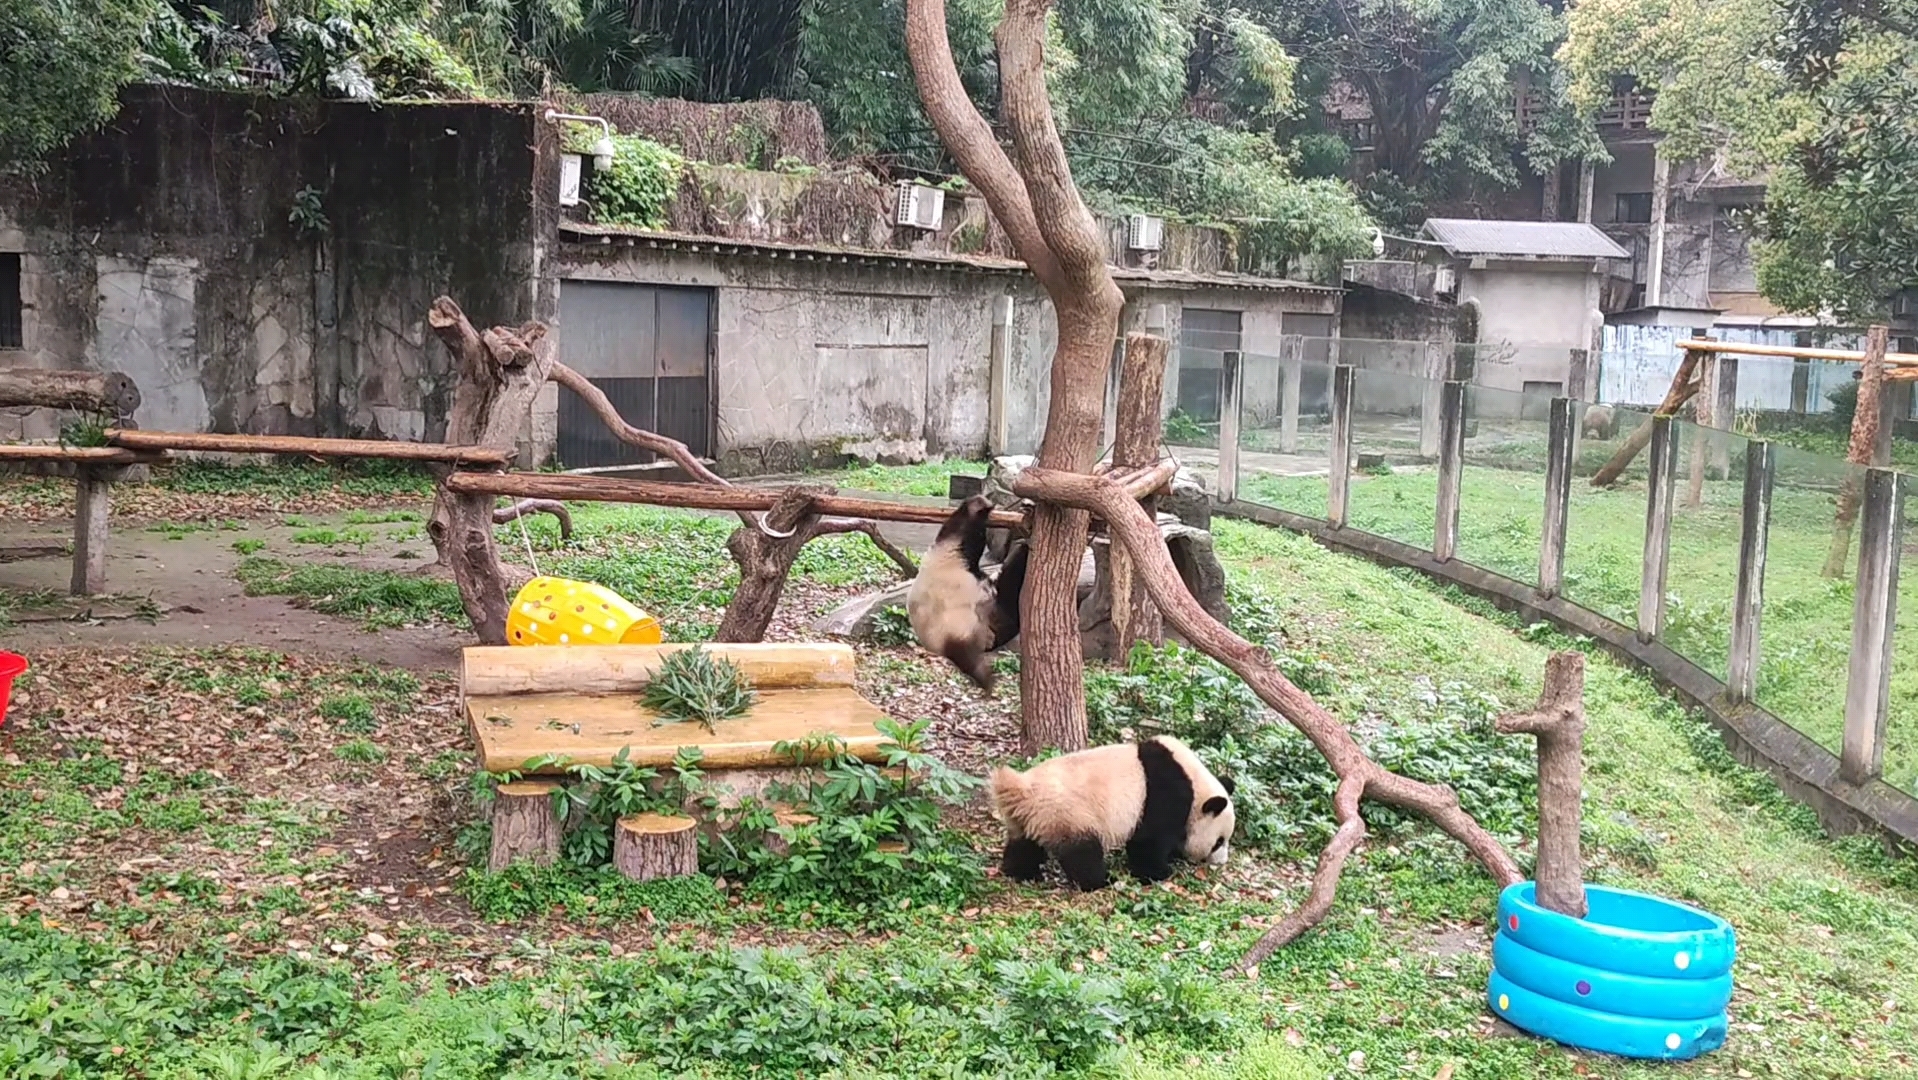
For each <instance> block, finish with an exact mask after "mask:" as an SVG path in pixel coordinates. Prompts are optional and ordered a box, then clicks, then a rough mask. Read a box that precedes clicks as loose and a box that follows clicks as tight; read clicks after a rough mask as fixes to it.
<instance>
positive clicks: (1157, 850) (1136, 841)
mask: <svg viewBox="0 0 1918 1080" xmlns="http://www.w3.org/2000/svg"><path fill="white" fill-rule="evenodd" d="M1172 854H1173V848H1172V845H1171V844H1170V843H1168V842H1167V841H1165V840H1164V839H1160V838H1156V837H1148V836H1134V837H1133V838H1132V839H1131V840H1129V841H1127V842H1126V846H1125V864H1126V869H1127V870H1129V871H1131V872H1132V876H1133V877H1135V878H1138V879H1139V880H1140V881H1164V880H1165V879H1166V878H1169V877H1171V876H1172Z"/></svg>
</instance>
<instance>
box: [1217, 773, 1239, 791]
mask: <svg viewBox="0 0 1918 1080" xmlns="http://www.w3.org/2000/svg"><path fill="white" fill-rule="evenodd" d="M1219 786H1220V787H1222V788H1224V789H1225V793H1226V794H1227V795H1237V794H1238V793H1239V785H1237V784H1235V783H1233V782H1232V778H1231V777H1230V776H1221V777H1219Z"/></svg>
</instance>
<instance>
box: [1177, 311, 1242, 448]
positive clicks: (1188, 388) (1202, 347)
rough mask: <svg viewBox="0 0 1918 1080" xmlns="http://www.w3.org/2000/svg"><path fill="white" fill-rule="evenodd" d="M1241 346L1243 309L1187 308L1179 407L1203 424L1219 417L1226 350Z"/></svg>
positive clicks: (1182, 320)
mask: <svg viewBox="0 0 1918 1080" xmlns="http://www.w3.org/2000/svg"><path fill="white" fill-rule="evenodd" d="M1238 348H1239V313H1238V312H1236V311H1217V310H1214V309H1211V308H1191V307H1189V308H1186V309H1185V310H1184V312H1183V313H1182V314H1181V316H1180V326H1179V399H1178V402H1179V408H1180V409H1181V410H1182V411H1184V413H1185V414H1186V415H1187V416H1190V417H1192V418H1193V419H1194V420H1197V421H1198V422H1200V423H1202V424H1215V423H1217V422H1218V420H1219V396H1220V386H1219V381H1220V379H1221V378H1222V376H1223V373H1224V367H1225V354H1226V353H1228V352H1237V351H1238Z"/></svg>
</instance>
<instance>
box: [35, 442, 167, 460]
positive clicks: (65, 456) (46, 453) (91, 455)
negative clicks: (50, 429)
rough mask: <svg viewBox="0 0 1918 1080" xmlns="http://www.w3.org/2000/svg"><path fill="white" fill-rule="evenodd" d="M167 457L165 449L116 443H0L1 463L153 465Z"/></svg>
mask: <svg viewBox="0 0 1918 1080" xmlns="http://www.w3.org/2000/svg"><path fill="white" fill-rule="evenodd" d="M165 460H167V456H166V455H165V454H164V453H156V452H154V451H150V450H129V449H125V448H122V447H118V446H58V445H54V444H52V443H6V444H4V445H0V464H4V463H6V462H10V461H32V462H41V461H50V462H72V463H73V464H76V465H153V464H157V463H158V462H162V461H165Z"/></svg>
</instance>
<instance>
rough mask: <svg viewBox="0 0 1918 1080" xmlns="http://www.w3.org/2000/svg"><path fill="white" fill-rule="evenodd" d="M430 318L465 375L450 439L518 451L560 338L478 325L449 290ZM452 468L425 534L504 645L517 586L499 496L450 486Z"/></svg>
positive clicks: (442, 472) (470, 605)
mask: <svg viewBox="0 0 1918 1080" xmlns="http://www.w3.org/2000/svg"><path fill="white" fill-rule="evenodd" d="M426 321H427V324H428V325H429V326H431V327H432V329H433V332H434V333H435V334H437V335H438V336H439V339H440V341H441V342H442V343H444V344H445V346H446V351H447V352H448V353H449V354H450V355H451V356H452V358H453V370H454V371H455V372H456V373H457V377H458V383H457V384H456V385H455V387H454V389H453V405H452V408H451V409H450V410H448V412H447V417H446V439H447V441H448V442H449V443H451V444H453V445H457V446H477V447H482V448H486V449H492V450H499V451H505V452H511V451H512V450H513V448H514V447H515V446H516V445H517V443H518V441H519V434H520V431H521V430H522V429H524V428H525V426H526V417H527V414H528V412H529V411H530V410H531V409H532V405H533V398H534V396H535V395H537V394H538V393H539V388H540V386H541V385H542V384H544V383H545V382H546V377H547V374H548V372H550V371H551V370H552V367H553V363H554V354H555V351H556V350H557V348H558V342H557V341H556V340H555V339H554V337H553V336H552V335H551V334H549V333H548V332H547V329H546V325H545V324H544V323H537V322H529V323H526V324H524V325H523V326H520V327H519V328H518V329H514V328H511V327H505V326H495V327H493V328H492V329H490V330H487V331H484V332H481V331H479V330H476V329H474V327H473V324H472V323H471V322H469V321H468V320H467V318H466V313H465V312H463V311H461V310H460V306H459V305H458V304H456V303H454V302H453V300H452V298H451V297H446V296H442V297H440V298H439V299H437V300H435V301H433V307H432V310H430V311H429V312H427V316H426ZM449 472H450V470H448V469H446V468H445V467H441V468H440V469H439V470H438V477H439V479H440V481H441V483H440V485H439V490H438V492H437V494H436V496H435V498H434V506H433V517H432V520H431V521H429V522H428V523H427V526H426V534H427V536H429V537H430V538H431V539H432V541H433V547H434V549H435V550H436V551H437V552H438V553H439V561H440V562H441V563H442V564H444V565H446V566H448V567H451V568H452V571H453V579H454V580H455V581H456V582H458V583H459V589H460V604H461V606H462V607H464V608H465V609H466V618H467V620H468V621H470V622H471V623H472V624H473V632H474V633H476V634H478V635H479V639H480V644H482V645H504V644H506V610H507V606H508V605H509V604H510V603H511V602H512V597H511V595H510V594H511V592H512V591H513V589H512V588H510V587H509V582H508V578H507V572H506V568H505V567H504V566H502V565H501V563H500V560H499V550H498V548H497V547H496V546H495V544H494V542H493V525H494V515H493V503H494V497H493V496H491V495H478V494H455V493H453V492H449V491H447V490H446V487H445V479H446V477H447V474H448V473H449ZM520 583H521V584H523V583H524V582H523V580H522V581H521V582H520Z"/></svg>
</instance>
